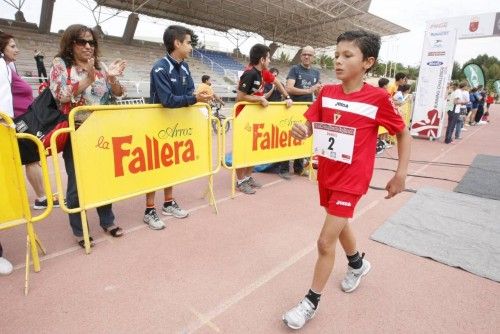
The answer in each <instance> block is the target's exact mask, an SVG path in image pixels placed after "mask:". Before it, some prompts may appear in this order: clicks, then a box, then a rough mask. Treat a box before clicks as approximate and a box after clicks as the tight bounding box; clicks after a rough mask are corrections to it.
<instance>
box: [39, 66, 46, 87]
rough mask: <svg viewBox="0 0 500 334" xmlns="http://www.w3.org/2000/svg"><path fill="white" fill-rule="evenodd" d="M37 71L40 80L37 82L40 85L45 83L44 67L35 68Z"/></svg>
mask: <svg viewBox="0 0 500 334" xmlns="http://www.w3.org/2000/svg"><path fill="white" fill-rule="evenodd" d="M37 69H38V77H39V78H40V79H38V81H40V83H42V81H44V80H45V81H47V71H46V70H45V66H37ZM41 78H45V79H44V80H42V79H41Z"/></svg>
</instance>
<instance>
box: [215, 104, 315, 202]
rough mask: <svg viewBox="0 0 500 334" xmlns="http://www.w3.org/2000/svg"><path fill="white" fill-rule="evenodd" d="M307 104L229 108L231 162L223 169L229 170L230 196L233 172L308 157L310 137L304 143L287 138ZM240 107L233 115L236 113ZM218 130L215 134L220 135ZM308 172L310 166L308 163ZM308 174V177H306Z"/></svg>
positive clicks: (239, 105)
mask: <svg viewBox="0 0 500 334" xmlns="http://www.w3.org/2000/svg"><path fill="white" fill-rule="evenodd" d="M308 105H309V104H308V103H305V102H296V103H294V104H293V105H292V107H290V108H286V105H285V103H284V102H271V103H269V105H268V106H267V107H265V108H264V107H262V106H261V105H260V104H257V103H248V102H240V103H237V104H235V106H234V108H233V116H232V117H230V118H227V119H226V120H224V122H223V124H222V127H225V123H226V122H228V121H232V122H233V161H232V164H231V166H228V165H227V164H226V163H225V159H223V165H224V167H226V168H228V169H231V170H232V186H231V189H232V195H233V196H234V195H235V185H236V169H237V168H244V167H250V166H255V165H260V164H266V163H273V162H280V161H285V160H292V159H298V158H305V157H311V155H312V138H308V139H306V140H304V141H301V140H297V139H294V138H292V136H291V128H292V125H293V124H294V123H303V122H305V118H304V113H305V111H306V110H307V108H308ZM240 108H243V109H242V110H241V112H240V113H239V114H238V116H236V110H239V109H240ZM220 132H221V131H220V127H219V133H220ZM225 147H226V134H225V133H224V134H222V149H221V152H220V155H221V156H222V158H224V157H225V153H226V152H225ZM309 168H310V171H311V168H312V164H309ZM310 175H311V174H310Z"/></svg>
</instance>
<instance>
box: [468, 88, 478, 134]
mask: <svg viewBox="0 0 500 334" xmlns="http://www.w3.org/2000/svg"><path fill="white" fill-rule="evenodd" d="M480 98H481V96H480V95H479V94H478V93H477V88H476V87H473V88H472V89H471V90H470V91H469V101H470V112H469V113H468V114H467V117H466V123H467V121H468V122H469V124H467V125H470V124H472V123H474V118H475V117H476V113H477V106H478V103H479V99H480Z"/></svg>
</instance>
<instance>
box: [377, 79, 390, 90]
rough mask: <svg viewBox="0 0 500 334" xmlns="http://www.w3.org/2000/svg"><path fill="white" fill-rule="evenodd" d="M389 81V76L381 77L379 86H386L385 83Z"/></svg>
mask: <svg viewBox="0 0 500 334" xmlns="http://www.w3.org/2000/svg"><path fill="white" fill-rule="evenodd" d="M388 83H389V79H387V78H380V79H378V87H379V88H384V86H385V85H387V84H388Z"/></svg>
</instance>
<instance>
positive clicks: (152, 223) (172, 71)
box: [143, 25, 213, 230]
mask: <svg viewBox="0 0 500 334" xmlns="http://www.w3.org/2000/svg"><path fill="white" fill-rule="evenodd" d="M191 36H193V31H192V30H190V29H188V28H185V27H182V26H178V25H172V26H169V27H168V28H167V29H166V30H165V32H164V34H163V43H164V44H165V48H166V49H167V55H166V56H165V57H163V58H162V59H160V60H158V61H157V62H156V63H155V64H154V65H153V68H152V69H151V76H150V81H151V86H150V98H151V103H161V104H162V105H163V106H164V107H166V108H182V107H187V106H189V105H192V104H195V103H196V102H206V103H208V102H209V101H210V100H211V99H212V98H213V96H210V95H208V94H206V93H203V92H202V93H198V94H197V95H193V92H194V82H193V78H192V77H191V72H190V71H189V66H188V64H187V63H185V62H184V59H186V58H188V57H189V55H190V54H191V52H192V50H193V47H192V46H191ZM164 195H165V199H164V203H163V207H162V214H164V215H167V216H174V217H175V218H185V217H187V216H188V213H187V211H185V210H182V209H181V208H180V207H179V205H178V204H177V203H176V202H175V200H174V197H173V194H172V187H168V188H165V189H164ZM143 221H144V223H146V224H148V225H149V227H150V228H151V229H153V230H161V229H163V228H165V223H164V222H163V221H162V220H161V219H160V218H159V217H158V215H157V213H156V210H155V193H154V192H151V193H148V194H146V211H145V212H144V219H143Z"/></svg>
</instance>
